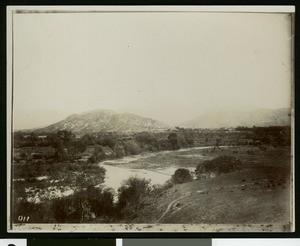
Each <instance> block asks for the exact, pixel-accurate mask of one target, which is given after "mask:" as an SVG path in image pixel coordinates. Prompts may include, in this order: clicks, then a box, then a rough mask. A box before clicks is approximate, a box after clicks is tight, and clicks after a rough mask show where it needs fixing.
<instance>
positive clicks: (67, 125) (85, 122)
mask: <svg viewBox="0 0 300 246" xmlns="http://www.w3.org/2000/svg"><path fill="white" fill-rule="evenodd" d="M165 128H166V126H165V125H164V124H162V123H160V122H158V121H156V120H154V119H151V118H146V117H142V116H139V115H135V114H130V113H116V112H114V111H111V110H94V111H89V112H85V113H82V114H73V115H71V116H69V117H67V118H65V119H64V120H62V121H59V122H57V123H54V124H52V125H50V126H47V127H44V128H41V129H38V130H36V131H35V132H37V133H38V132H55V131H58V130H67V131H72V132H73V133H92V132H100V131H101V132H113V131H114V132H142V131H157V130H161V129H165Z"/></svg>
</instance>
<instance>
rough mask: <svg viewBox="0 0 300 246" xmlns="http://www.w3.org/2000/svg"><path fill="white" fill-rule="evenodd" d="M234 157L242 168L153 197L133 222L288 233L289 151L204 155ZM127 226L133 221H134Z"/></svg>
mask: <svg viewBox="0 0 300 246" xmlns="http://www.w3.org/2000/svg"><path fill="white" fill-rule="evenodd" d="M200 152H201V153H202V154H205V152H206V153H207V154H209V155H210V158H211V157H212V156H218V155H224V154H225V155H234V156H235V157H237V158H238V159H240V160H242V169H240V170H237V171H235V172H231V173H227V174H222V175H219V176H217V177H215V178H207V179H200V180H193V181H191V182H187V183H184V184H176V185H175V186H173V187H171V188H169V189H166V190H163V191H162V192H158V193H157V194H153V195H152V196H149V197H147V198H145V199H144V200H143V201H142V202H141V206H140V209H138V210H137V212H136V214H135V215H134V216H133V217H132V218H128V220H129V221H130V222H131V223H153V224H155V223H167V224H176V223H179V224H190V223H195V224H199V223H200V224H231V223H232V224H267V223H268V224H270V227H272V224H273V223H280V224H282V225H285V226H286V228H282V229H283V230H284V229H289V222H290V216H291V214H290V213H291V211H290V204H291V197H290V175H289V172H290V149H289V148H268V149H263V150H259V149H257V148H253V147H234V148H231V149H219V150H217V151H214V152H213V153H212V152H211V150H200ZM129 221H128V222H129Z"/></svg>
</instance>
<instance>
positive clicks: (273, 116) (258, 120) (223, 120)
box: [180, 108, 291, 128]
mask: <svg viewBox="0 0 300 246" xmlns="http://www.w3.org/2000/svg"><path fill="white" fill-rule="evenodd" d="M290 115H291V110H290V109H289V108H280V109H257V110H252V111H247V112H246V111H219V112H212V113H206V114H203V115H200V116H198V117H195V118H193V119H192V120H189V121H185V122H183V123H181V124H180V126H182V127H189V128H221V127H238V126H246V127H252V126H284V125H290V120H291V119H290Z"/></svg>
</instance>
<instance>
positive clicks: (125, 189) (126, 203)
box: [117, 177, 151, 214]
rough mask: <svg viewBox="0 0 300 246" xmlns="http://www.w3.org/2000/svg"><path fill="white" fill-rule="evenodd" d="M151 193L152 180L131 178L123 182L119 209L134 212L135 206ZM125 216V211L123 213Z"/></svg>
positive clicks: (119, 193)
mask: <svg viewBox="0 0 300 246" xmlns="http://www.w3.org/2000/svg"><path fill="white" fill-rule="evenodd" d="M150 191H151V185H150V180H146V179H145V178H143V179H141V178H137V177H130V178H129V179H127V180H125V181H123V183H122V185H121V187H120V188H119V189H118V203H117V206H118V208H119V209H121V210H122V209H124V208H126V207H129V208H130V210H133V208H134V205H137V204H139V202H140V199H141V198H143V197H145V196H146V195H148V194H149V193H150ZM123 214H124V211H123Z"/></svg>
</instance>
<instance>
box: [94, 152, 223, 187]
mask: <svg viewBox="0 0 300 246" xmlns="http://www.w3.org/2000/svg"><path fill="white" fill-rule="evenodd" d="M223 147H225V146H223ZM209 148H212V147H211V146H209V147H192V148H185V149H180V150H173V151H169V150H168V151H159V152H155V153H146V154H143V155H134V156H126V157H123V158H120V159H114V160H106V161H102V162H100V163H99V165H101V166H102V167H104V168H105V169H106V174H105V181H104V184H103V185H104V186H106V187H110V188H113V189H114V190H115V191H117V190H118V188H119V187H120V186H121V184H122V181H124V180H126V179H128V178H129V177H130V176H136V177H139V178H146V179H150V180H151V183H152V184H153V185H155V184H164V183H165V182H166V181H167V180H169V179H170V178H171V176H172V175H173V174H174V172H175V170H176V169H178V168H179V167H178V166H172V165H171V166H168V167H165V168H161V167H160V166H159V165H155V168H153V166H152V168H150V170H149V169H143V168H129V167H128V165H127V166H124V167H122V164H128V163H131V162H137V161H139V160H142V159H147V158H151V157H155V156H158V155H161V154H168V153H176V152H178V153H179V152H181V154H182V152H188V151H191V150H202V149H209ZM184 156H185V157H187V158H195V157H196V158H199V159H200V158H201V157H202V155H201V154H193V155H189V154H187V155H184ZM185 168H186V167H185ZM188 169H189V170H190V171H194V169H195V167H188Z"/></svg>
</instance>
